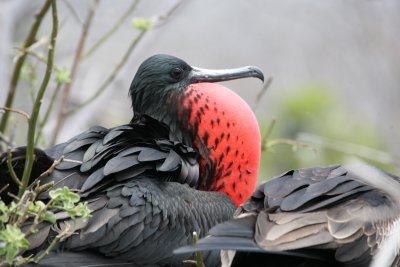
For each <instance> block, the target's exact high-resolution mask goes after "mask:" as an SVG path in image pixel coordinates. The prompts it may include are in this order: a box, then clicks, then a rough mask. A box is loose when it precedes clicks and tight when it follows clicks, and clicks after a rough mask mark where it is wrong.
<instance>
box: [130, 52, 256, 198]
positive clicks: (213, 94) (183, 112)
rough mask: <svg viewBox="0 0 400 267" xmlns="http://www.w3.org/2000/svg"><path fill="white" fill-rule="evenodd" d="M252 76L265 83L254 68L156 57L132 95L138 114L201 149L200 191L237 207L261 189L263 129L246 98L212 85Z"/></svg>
mask: <svg viewBox="0 0 400 267" xmlns="http://www.w3.org/2000/svg"><path fill="white" fill-rule="evenodd" d="M247 77H255V78H258V79H261V80H263V79H264V76H263V73H262V72H261V70H260V69H259V68H257V67H253V66H247V67H242V68H236V69H226V70H207V69H201V68H196V67H192V66H190V65H189V64H187V63H186V62H185V61H183V60H181V59H179V58H176V57H173V56H169V55H154V56H152V57H150V58H148V59H146V60H145V61H144V62H143V63H142V64H141V65H140V67H139V69H138V71H137V73H136V75H135V77H134V79H133V81H132V84H131V87H130V90H129V94H130V96H131V99H132V106H133V111H134V113H139V114H147V115H149V116H152V117H153V118H155V119H158V120H161V121H163V122H164V123H166V124H168V125H169V126H170V128H171V131H172V132H174V133H175V134H177V136H179V137H178V139H181V140H180V141H183V142H185V143H186V144H187V145H192V146H195V147H196V148H197V150H198V151H199V153H200V155H201V167H202V168H201V170H200V177H199V181H200V182H199V186H198V187H199V188H200V189H203V190H213V191H221V192H225V193H227V194H228V195H229V196H230V197H231V198H232V199H233V200H234V202H235V203H236V204H238V205H239V204H240V203H241V202H242V201H243V200H245V199H246V198H247V197H249V196H250V194H251V193H252V191H253V190H254V187H255V184H256V180H257V174H258V167H259V161H260V148H261V138H260V132H259V127H258V123H257V120H256V118H255V116H254V114H253V112H252V110H251V109H250V107H249V106H248V105H247V104H246V102H245V101H244V100H243V99H242V98H240V97H239V96H238V95H237V94H235V93H234V92H232V91H231V90H229V89H228V88H226V87H223V86H221V85H217V84H213V83H214V82H221V81H228V80H234V79H240V78H247Z"/></svg>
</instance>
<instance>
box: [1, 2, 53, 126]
mask: <svg viewBox="0 0 400 267" xmlns="http://www.w3.org/2000/svg"><path fill="white" fill-rule="evenodd" d="M50 4H51V0H47V1H46V2H45V3H44V5H43V7H42V9H41V10H40V11H39V13H37V15H36V16H35V21H34V23H33V24H32V27H31V29H30V31H29V34H28V36H27V38H26V40H25V42H24V44H23V46H22V47H23V50H25V49H26V48H28V47H29V46H31V45H32V44H33V43H34V42H35V37H36V33H37V32H38V29H39V26H40V24H41V23H42V21H43V18H44V16H45V15H46V13H47V11H48V10H49V8H50ZM25 58H26V54H25V53H22V54H21V55H20V56H19V57H18V59H17V62H16V63H15V67H14V71H13V74H12V77H11V83H10V88H9V89H8V95H7V100H6V103H5V104H4V106H5V107H7V108H12V106H13V102H14V96H15V92H16V89H17V85H18V81H19V76H20V74H21V69H22V66H23V64H24V61H25ZM8 116H9V112H7V111H6V113H5V114H4V116H3V117H2V119H1V122H0V132H1V133H4V131H5V130H6V127H7V122H8Z"/></svg>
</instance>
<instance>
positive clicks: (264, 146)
mask: <svg viewBox="0 0 400 267" xmlns="http://www.w3.org/2000/svg"><path fill="white" fill-rule="evenodd" d="M275 124H276V119H272V121H271V123H270V124H269V125H268V128H267V131H266V132H265V134H264V135H263V137H262V139H261V151H265V150H266V149H267V142H268V141H269V138H270V136H271V133H272V130H273V129H274V127H275Z"/></svg>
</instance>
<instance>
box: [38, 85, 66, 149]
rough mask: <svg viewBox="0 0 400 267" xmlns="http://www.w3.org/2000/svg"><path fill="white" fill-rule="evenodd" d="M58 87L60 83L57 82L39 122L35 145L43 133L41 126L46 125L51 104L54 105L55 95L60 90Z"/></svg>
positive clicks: (51, 107)
mask: <svg viewBox="0 0 400 267" xmlns="http://www.w3.org/2000/svg"><path fill="white" fill-rule="evenodd" d="M60 88H61V83H58V84H57V86H56V88H55V89H54V91H53V94H52V95H51V99H50V104H49V106H48V107H47V110H46V113H45V115H44V118H43V120H41V121H40V123H39V129H38V134H37V137H36V140H35V145H37V144H38V142H39V139H40V137H41V136H42V134H43V128H44V126H45V125H46V123H47V121H48V119H49V117H50V113H51V111H52V110H53V106H54V103H55V102H56V98H57V95H58V93H59V92H60Z"/></svg>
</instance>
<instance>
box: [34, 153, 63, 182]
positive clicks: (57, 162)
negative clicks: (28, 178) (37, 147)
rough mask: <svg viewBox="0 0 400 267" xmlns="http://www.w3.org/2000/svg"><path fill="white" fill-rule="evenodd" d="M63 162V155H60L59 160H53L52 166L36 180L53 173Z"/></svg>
mask: <svg viewBox="0 0 400 267" xmlns="http://www.w3.org/2000/svg"><path fill="white" fill-rule="evenodd" d="M63 160H64V155H62V156H61V157H60V158H59V159H56V160H54V162H53V164H51V166H50V167H49V168H48V169H47V170H46V171H44V172H43V173H42V174H40V176H39V177H38V179H40V178H42V177H45V176H49V175H50V174H52V173H53V171H54V169H55V168H56V167H57V166H58V165H59V164H60V163H61V162H63Z"/></svg>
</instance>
